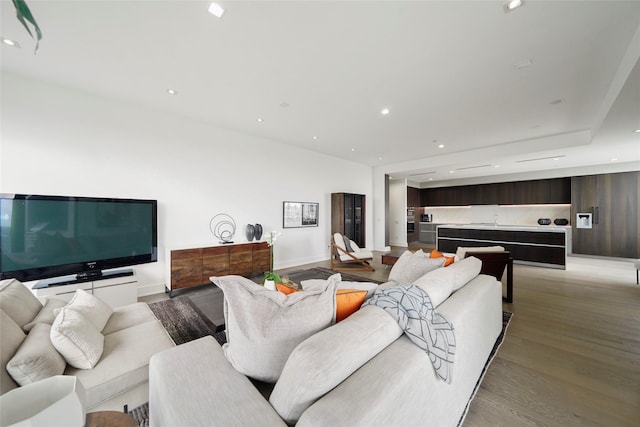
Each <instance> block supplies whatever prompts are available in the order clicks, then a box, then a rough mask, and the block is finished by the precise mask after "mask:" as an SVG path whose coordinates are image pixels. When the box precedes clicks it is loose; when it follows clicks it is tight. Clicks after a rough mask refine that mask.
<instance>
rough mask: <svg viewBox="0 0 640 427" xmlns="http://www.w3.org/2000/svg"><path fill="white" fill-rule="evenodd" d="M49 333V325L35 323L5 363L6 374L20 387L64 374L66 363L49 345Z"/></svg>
mask: <svg viewBox="0 0 640 427" xmlns="http://www.w3.org/2000/svg"><path fill="white" fill-rule="evenodd" d="M50 331H51V325H47V324H45V323H37V324H36V325H35V326H34V327H33V328H31V332H30V333H29V335H27V338H26V339H25V340H24V342H23V343H22V345H21V346H20V348H18V351H17V352H16V354H15V355H14V356H13V357H12V358H11V360H10V361H9V363H7V372H9V374H10V375H11V377H12V378H13V379H14V381H15V382H17V383H18V384H20V385H21V386H22V385H27V384H31V383H34V382H36V381H40V380H43V379H45V378H49V377H52V376H54V375H62V373H63V372H64V368H65V367H66V366H67V363H66V362H65V361H64V358H63V357H62V356H61V355H60V353H58V352H57V351H56V349H55V348H54V347H53V345H52V344H51V339H50V338H49V335H50Z"/></svg>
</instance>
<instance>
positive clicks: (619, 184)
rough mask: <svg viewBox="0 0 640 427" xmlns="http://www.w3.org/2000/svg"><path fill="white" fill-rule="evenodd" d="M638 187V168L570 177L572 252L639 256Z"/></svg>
mask: <svg viewBox="0 0 640 427" xmlns="http://www.w3.org/2000/svg"><path fill="white" fill-rule="evenodd" d="M638 191H640V172H623V173H613V174H603V175H587V176H576V177H573V178H571V217H572V219H573V220H572V221H571V223H572V236H573V237H572V244H573V245H572V252H573V253H575V254H585V255H600V256H610V257H622V258H640V243H639V242H638V240H639V236H640V234H639V233H640V216H639V215H638V212H639V211H640V197H638ZM578 214H588V215H586V219H585V221H584V222H582V221H578V219H577V215H578ZM589 217H590V218H589Z"/></svg>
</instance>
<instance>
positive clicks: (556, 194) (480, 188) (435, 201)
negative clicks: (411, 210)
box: [420, 178, 571, 207]
mask: <svg viewBox="0 0 640 427" xmlns="http://www.w3.org/2000/svg"><path fill="white" fill-rule="evenodd" d="M569 203H571V178H551V179H537V180H531V181H515V182H499V183H493V184H477V185H459V186H454V187H440V188H423V189H422V190H420V206H425V207H429V206H467V205H533V204H569Z"/></svg>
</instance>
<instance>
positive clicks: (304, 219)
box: [282, 202, 320, 228]
mask: <svg viewBox="0 0 640 427" xmlns="http://www.w3.org/2000/svg"><path fill="white" fill-rule="evenodd" d="M319 208H320V204H319V203H315V202H282V228H298V227H317V226H318V214H319V210H320V209H319Z"/></svg>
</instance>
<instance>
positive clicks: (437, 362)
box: [363, 285, 456, 383]
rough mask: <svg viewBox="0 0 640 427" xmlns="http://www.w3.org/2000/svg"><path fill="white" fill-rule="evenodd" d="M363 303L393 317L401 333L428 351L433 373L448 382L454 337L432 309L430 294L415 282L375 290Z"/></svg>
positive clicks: (446, 323)
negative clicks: (401, 330) (380, 309)
mask: <svg viewBox="0 0 640 427" xmlns="http://www.w3.org/2000/svg"><path fill="white" fill-rule="evenodd" d="M366 305H375V306H377V307H380V308H382V309H383V310H385V311H386V312H387V313H389V315H391V317H393V318H394V319H395V320H396V321H397V322H398V325H400V327H401V328H402V329H403V330H404V333H405V334H406V335H407V336H408V337H409V338H410V339H411V341H413V343H414V344H416V345H417V346H418V347H420V348H421V349H423V350H424V351H425V352H427V354H428V355H429V359H430V360H431V365H433V369H434V371H435V373H436V377H438V378H439V379H441V380H442V381H445V382H447V383H450V382H451V374H452V372H451V371H452V369H453V357H454V355H455V351H456V339H455V336H454V334H453V326H452V325H451V324H450V323H449V322H448V321H447V319H445V318H444V316H442V315H441V314H439V313H438V312H436V310H435V308H434V307H433V304H432V303H431V298H429V295H428V294H427V293H426V292H425V291H424V290H422V289H421V288H419V287H417V286H415V285H402V286H394V287H391V288H386V289H379V290H376V292H375V294H373V296H372V297H371V298H370V299H369V300H367V301H366V302H365V303H364V304H363V307H364V306H366Z"/></svg>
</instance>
